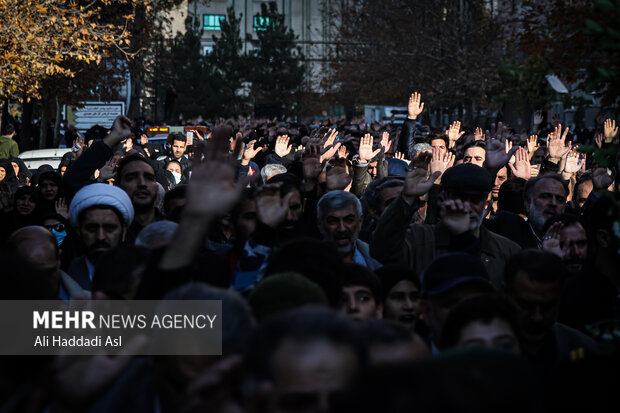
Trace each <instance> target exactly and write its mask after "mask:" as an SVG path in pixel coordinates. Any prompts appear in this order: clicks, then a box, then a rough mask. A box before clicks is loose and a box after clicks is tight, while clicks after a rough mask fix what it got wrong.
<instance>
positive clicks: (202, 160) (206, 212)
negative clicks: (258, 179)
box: [183, 127, 252, 220]
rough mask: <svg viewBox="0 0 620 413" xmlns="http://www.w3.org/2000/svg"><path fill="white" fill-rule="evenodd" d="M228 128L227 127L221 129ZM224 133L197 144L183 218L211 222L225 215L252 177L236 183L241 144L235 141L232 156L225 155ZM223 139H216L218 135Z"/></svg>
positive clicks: (226, 149) (225, 140)
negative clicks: (187, 217)
mask: <svg viewBox="0 0 620 413" xmlns="http://www.w3.org/2000/svg"><path fill="white" fill-rule="evenodd" d="M220 128H224V129H229V128H226V127H220ZM225 132H226V131H223V132H221V133H218V131H216V132H215V133H214V135H216V136H215V137H214V138H213V139H211V141H210V142H209V143H208V144H199V145H198V146H197V152H198V153H197V154H196V156H195V157H194V163H193V166H192V177H191V179H190V181H189V184H188V187H187V203H186V204H185V210H184V212H183V214H184V215H186V216H189V217H191V218H204V219H207V220H213V219H216V218H219V217H221V216H224V215H226V214H227V213H228V212H229V211H230V210H231V209H232V207H233V206H235V204H236V203H237V202H238V201H239V199H240V197H241V192H242V191H243V188H244V187H245V186H246V185H247V184H248V183H249V182H250V180H251V179H252V178H251V177H244V178H242V179H239V182H235V177H236V175H237V168H236V166H237V165H236V162H235V159H237V156H238V154H239V151H240V150H241V148H242V146H243V144H242V142H241V140H238V141H237V142H236V144H235V150H234V151H233V154H232V155H231V156H230V158H231V159H229V156H228V138H227V136H225V135H227V134H226V133H225ZM218 134H219V135H222V136H219V137H218V136H217V135H218Z"/></svg>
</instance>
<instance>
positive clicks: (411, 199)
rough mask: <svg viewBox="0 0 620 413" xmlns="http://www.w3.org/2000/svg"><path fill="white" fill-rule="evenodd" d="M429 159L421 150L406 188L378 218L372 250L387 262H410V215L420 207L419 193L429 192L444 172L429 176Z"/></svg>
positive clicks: (407, 177) (409, 175) (377, 256)
mask: <svg viewBox="0 0 620 413" xmlns="http://www.w3.org/2000/svg"><path fill="white" fill-rule="evenodd" d="M430 159H431V155H430V154H421V155H420V156H419V157H418V158H417V160H415V161H413V162H412V165H413V168H412V169H411V170H410V171H409V172H407V176H406V177H405V186H404V188H403V191H402V192H401V194H400V196H399V197H398V198H396V199H395V200H394V201H392V203H390V205H389V206H388V207H387V208H386V210H385V211H383V214H382V215H381V217H380V218H379V221H378V222H377V228H376V229H375V232H374V233H373V235H372V240H371V243H370V253H371V255H372V256H373V257H374V258H376V259H377V260H379V261H381V262H382V263H384V264H387V263H400V264H406V263H408V262H409V255H408V254H409V247H408V246H407V243H406V236H407V230H408V229H409V224H410V223H411V218H412V217H413V214H414V213H415V211H417V210H418V208H419V203H418V199H419V197H420V196H421V195H424V194H425V193H427V192H428V191H429V190H430V189H431V187H432V186H433V183H434V182H435V181H436V180H437V178H439V175H441V172H439V171H437V172H433V173H432V174H431V175H430V176H429V177H428V178H427V172H426V171H427V169H428V163H429V161H430Z"/></svg>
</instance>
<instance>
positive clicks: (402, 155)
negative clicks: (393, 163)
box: [394, 152, 405, 161]
mask: <svg viewBox="0 0 620 413" xmlns="http://www.w3.org/2000/svg"><path fill="white" fill-rule="evenodd" d="M394 158H396V159H400V160H401V161H404V160H405V154H404V153H400V152H396V153H395V154H394Z"/></svg>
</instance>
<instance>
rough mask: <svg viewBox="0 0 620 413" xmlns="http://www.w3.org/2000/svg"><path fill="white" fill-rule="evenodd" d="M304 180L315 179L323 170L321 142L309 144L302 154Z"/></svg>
mask: <svg viewBox="0 0 620 413" xmlns="http://www.w3.org/2000/svg"><path fill="white" fill-rule="evenodd" d="M302 164H303V173H304V180H305V181H306V182H307V181H313V180H316V179H317V178H318V176H319V175H320V174H321V172H322V171H323V165H322V164H321V146H320V145H319V144H313V143H311V144H308V146H306V149H305V151H304V154H303V156H302Z"/></svg>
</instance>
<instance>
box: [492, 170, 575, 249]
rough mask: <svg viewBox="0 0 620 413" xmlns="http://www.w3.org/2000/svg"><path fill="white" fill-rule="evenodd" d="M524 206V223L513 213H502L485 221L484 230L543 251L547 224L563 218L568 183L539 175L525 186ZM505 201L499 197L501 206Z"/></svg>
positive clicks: (555, 176) (557, 178)
mask: <svg viewBox="0 0 620 413" xmlns="http://www.w3.org/2000/svg"><path fill="white" fill-rule="evenodd" d="M523 192H524V202H523V206H524V209H525V213H526V215H527V221H524V220H523V219H522V218H521V217H520V216H519V215H517V214H516V213H513V212H510V211H501V213H499V214H497V215H496V216H495V218H493V219H489V220H486V221H485V222H484V225H485V227H487V228H488V229H489V230H491V231H493V232H495V233H497V234H500V235H503V236H504V237H506V238H508V239H510V240H512V241H514V242H516V243H517V244H519V245H520V246H521V248H539V249H540V248H542V242H543V237H544V236H545V233H546V226H545V222H547V220H548V219H549V218H551V217H553V216H555V215H558V214H563V213H564V207H565V205H566V197H567V195H568V185H567V183H566V181H564V180H563V179H562V177H561V176H560V175H557V174H547V175H539V176H537V177H535V178H530V179H529V180H528V181H527V182H526V183H525V188H524V190H523ZM503 201H505V200H504V199H503V198H502V196H501V195H500V199H499V200H498V202H499V203H502V202H503Z"/></svg>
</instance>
